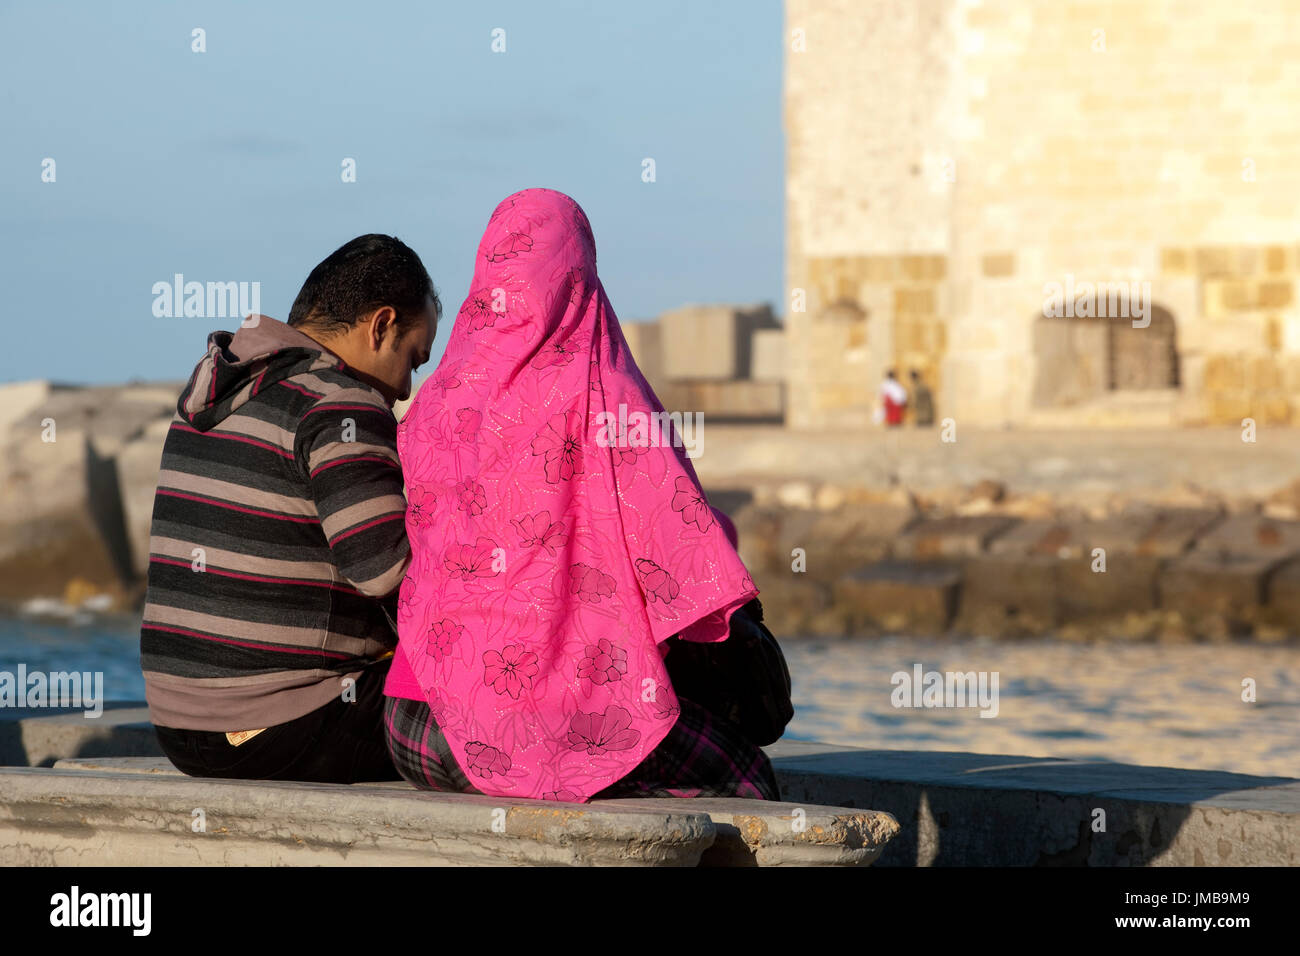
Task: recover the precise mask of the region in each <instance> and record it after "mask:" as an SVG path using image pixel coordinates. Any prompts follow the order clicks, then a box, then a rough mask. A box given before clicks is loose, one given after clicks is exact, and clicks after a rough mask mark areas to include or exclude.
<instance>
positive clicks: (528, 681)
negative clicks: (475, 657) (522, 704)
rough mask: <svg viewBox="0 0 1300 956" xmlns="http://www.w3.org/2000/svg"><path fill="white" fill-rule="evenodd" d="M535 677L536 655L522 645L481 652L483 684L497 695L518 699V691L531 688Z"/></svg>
mask: <svg viewBox="0 0 1300 956" xmlns="http://www.w3.org/2000/svg"><path fill="white" fill-rule="evenodd" d="M536 676H537V655H536V654H534V653H533V652H532V651H526V650H524V647H523V645H522V644H507V645H506V646H505V647H503V648H501V651H500V653H498V652H497V651H484V652H483V683H484V684H487V685H488V686H489V687H491V688H492V689H493V690H494V691H496V692H497V693H498V694H509V695H510V696H511V697H513V698H514V699H515V700H518V699H519V693H520V691H524V690H528V689H529V688H531V687H532V686H533V678H534V677H536Z"/></svg>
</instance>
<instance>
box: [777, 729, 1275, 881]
mask: <svg viewBox="0 0 1300 956" xmlns="http://www.w3.org/2000/svg"><path fill="white" fill-rule="evenodd" d="M765 750H766V751H767V753H768V755H769V756H770V757H771V758H772V764H773V767H774V768H775V769H776V773H777V778H778V780H779V781H780V784H781V793H782V796H783V797H784V798H785V799H786V800H787V801H789V802H796V803H797V802H798V801H800V800H809V801H812V800H816V801H817V802H819V803H827V804H833V805H836V806H843V807H850V806H863V807H871V808H873V809H877V810H883V811H885V812H887V813H890V814H892V815H893V816H894V817H895V818H896V819H897V820H898V822H899V823H900V824H902V826H903V833H902V835H901V836H900V837H899V839H897V840H894V841H892V842H891V843H890V844H889V845H888V846H887V847H886V849H885V852H884V853H883V854H881V857H880V859H879V860H878V861H877V863H876V865H877V866H1085V865H1086V866H1296V865H1300V779H1296V778H1292V777H1252V776H1247V775H1244V774H1233V773H1222V772H1215V771H1198V770H1177V769H1172V768H1165V767H1137V766H1131V765H1127V764H1116V763H1101V762H1091V761H1076V760H1052V759H1045V758H1040V757H1020V756H1011V755H990V754H970V753H947V752H910V751H894V750H861V749H856V748H850V747H841V746H836V745H829V744H818V743H808V742H803V741H778V742H777V743H776V744H773V745H772V746H771V747H767V748H765ZM1099 810H1100V811H1103V812H1104V823H1105V830H1104V831H1094V829H1093V827H1094V824H1095V822H1096V821H1100V820H1102V819H1103V818H1102V816H1101V815H1100V814H1098V812H1097V811H1099Z"/></svg>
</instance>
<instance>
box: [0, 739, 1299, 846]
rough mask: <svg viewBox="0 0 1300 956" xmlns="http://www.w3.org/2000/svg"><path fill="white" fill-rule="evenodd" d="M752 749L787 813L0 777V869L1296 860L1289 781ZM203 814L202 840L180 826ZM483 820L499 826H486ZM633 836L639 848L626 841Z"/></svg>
mask: <svg viewBox="0 0 1300 956" xmlns="http://www.w3.org/2000/svg"><path fill="white" fill-rule="evenodd" d="M764 749H765V750H766V752H767V753H768V755H769V756H770V757H771V758H772V761H773V766H774V768H775V769H776V773H777V777H778V780H779V781H780V784H781V789H782V795H783V797H784V801H783V802H782V803H765V802H763V801H747V800H720V801H715V800H706V799H701V800H690V801H685V800H683V801H657V800H649V801H647V800H612V801H600V802H598V803H595V804H585V805H579V804H551V803H548V802H544V801H515V802H510V801H502V800H500V799H497V798H491V797H473V796H466V795H459V794H457V795H440V796H438V797H436V798H433V799H431V797H430V795H429V794H424V793H420V792H418V791H414V790H410V789H407V788H406V785H405V784H401V783H393V784H366V785H356V786H352V787H341V786H327V785H316V784H282V783H274V784H272V783H263V782H257V783H249V782H240V781H220V780H196V779H193V778H188V777H183V776H180V775H179V774H177V773H176V772H175V771H174V770H170V769H169V768H168V767H167V765H166V764H165V762H164V761H158V760H147V759H137V760H130V761H125V762H123V761H119V760H109V761H97V760H93V759H90V760H80V761H69V762H67V763H65V764H63V765H62V766H63V767H66V768H69V769H56V770H28V769H10V770H0V862H4V863H22V862H36V863H61V862H73V861H77V862H82V863H92V862H94V863H99V862H105V863H116V864H118V865H130V864H131V863H132V862H136V861H138V860H139V859H141V857H138V856H137V855H136V854H138V853H142V852H147V854H148V856H147V859H148V861H149V862H162V863H168V862H175V863H187V864H192V863H248V862H280V863H295V864H299V863H342V862H347V863H372V862H382V863H384V864H388V865H394V864H398V865H400V864H404V863H431V862H447V863H457V864H473V863H484V862H488V863H490V862H511V863H514V864H524V865H527V864H531V863H543V864H545V863H569V864H573V863H577V864H612V863H616V862H629V861H627V860H620V858H619V857H618V854H619V853H622V852H624V851H629V852H633V855H634V857H635V858H634V860H632V861H630V862H639V863H642V864H655V865H696V864H701V865H710V864H714V865H787V864H795V865H800V864H810V863H812V864H821V865H825V864H837V865H845V864H849V865H854V864H862V863H865V862H869V860H868V859H867V857H868V856H872V857H874V856H876V854H875V853H873V852H872V850H873V849H877V848H879V847H882V846H883V852H880V853H879V855H878V858H877V859H876V865H886V866H1067V865H1078V866H1082V865H1088V866H1239V865H1272V866H1295V865H1298V864H1300V779H1295V778H1291V777H1253V776H1248V775H1244V774H1233V773H1222V772H1213V771H1195V770H1177V769H1171V768H1163V767H1138V766H1131V765H1126V764H1116V763H1103V762H1093V761H1078V760H1053V759H1045V758H1034V757H1022V756H1011V755H987V754H970V753H948V752H909V751H887V750H862V749H856V748H850V747H842V746H838V745H830V744H820V743H813V742H806V741H795V740H785V741H778V742H777V743H776V744H773V745H772V746H770V747H766V748H764ZM73 767H82V768H85V769H81V770H74V769H71V768H73ZM103 767H112V768H113V772H111V773H105V772H97V771H96V769H95V768H103ZM663 804H672V805H670V806H663ZM868 807H869V808H871V809H870V811H867V810H865V809H863V810H860V811H859V812H858V813H854V812H853V811H852V810H850V809H849V808H868ZM196 808H201V809H202V810H203V811H204V814H205V817H206V826H207V832H206V833H194V832H193V831H192V830H191V822H192V820H193V819H194V815H193V810H194V809H196ZM494 808H501V809H503V810H504V811H505V813H504V823H505V830H504V832H495V831H493V830H492V829H491V825H490V824H491V819H492V816H491V813H492V810H493V809H494ZM796 810H802V811H803V812H802V815H800V814H798V813H796V812H795V811H796ZM583 811H585V813H584V812H583ZM1099 811H1100V813H1099ZM574 812H577V813H578V815H577V816H573V815H566V814H572V813H574ZM630 813H645V814H648V817H647V818H646V819H636V820H631V821H629V820H627V819H626V817H625V816H624V815H626V814H630ZM500 816H501V815H500V814H498V817H499V818H500ZM796 820H800V822H801V823H802V824H803V826H804V829H802V830H797V829H796V826H795V821H796ZM705 821H708V822H707V825H706V822H705ZM1102 824H1104V829H1102V828H1101V826H1100V825H1102ZM896 826H897V827H899V829H898V831H897V837H896V838H893V839H891V837H893V835H894V833H895V832H896V831H895V827H896ZM628 827H634V828H637V827H639V828H641V830H639V831H638V832H640V833H641V834H642V836H641V837H640V838H637V839H631V840H629V841H628V842H625V843H622V844H620V842H619V841H620V839H622V838H623V837H625V836H626V833H627V828H628ZM709 827H713V834H712V835H710V836H709V837H707V838H706V837H705V836H703V835H702V834H703V833H704V832H705V831H707V830H708V828H709ZM1094 827H1097V828H1096V829H1094ZM620 834H622V836H620ZM646 834H649V835H648V836H647V835H646ZM665 834H667V836H664V835H665ZM530 841H531V842H530ZM663 841H666V842H663ZM692 841H694V842H692ZM715 841H723V842H721V843H718V842H715ZM701 843H707V846H703V847H700V846H699V844H701ZM144 844H147V845H148V846H147V851H146V850H143V849H142V846H143V845H144ZM579 844H581V845H579ZM697 847H698V852H697ZM859 850H863V851H867V852H864V853H859V852H857V851H859Z"/></svg>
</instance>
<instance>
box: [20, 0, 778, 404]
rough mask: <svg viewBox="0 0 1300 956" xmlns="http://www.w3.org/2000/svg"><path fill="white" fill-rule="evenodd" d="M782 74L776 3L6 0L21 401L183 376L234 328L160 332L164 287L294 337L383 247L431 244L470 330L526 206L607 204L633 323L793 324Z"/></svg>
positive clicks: (606, 232)
mask: <svg viewBox="0 0 1300 956" xmlns="http://www.w3.org/2000/svg"><path fill="white" fill-rule="evenodd" d="M195 27H200V28H202V29H204V30H205V31H206V45H207V52H205V53H195V52H192V51H191V31H192V30H193V29H194V28H195ZM498 27H499V28H502V29H504V30H505V42H506V52H505V53H493V52H492V50H491V44H492V30H493V29H494V28H498ZM782 56H783V44H782V9H781V4H780V2H779V0H762V2H742V0H720V2H709V3H692V2H675V0H656V2H654V3H630V2H629V3H623V2H618V3H597V2H590V3H580V2H547V3H538V2H531V3H528V2H520V3H478V2H465V3H414V2H410V3H396V2H393V3H385V2H373V3H372V2H368V3H353V2H349V3H344V2H333V0H329V2H318V3H310V4H307V3H276V4H267V3H243V2H238V3H231V2H220V3H218V2H206V3H184V2H180V3H161V2H148V3H130V4H107V3H100V2H93V3H92V2H82V3H66V4H46V3H37V2H28V0H18V2H6V0H0V281H2V282H3V284H4V288H5V290H6V291H7V293H8V295H7V296H6V298H7V303H6V306H7V307H6V309H5V313H4V323H5V328H4V339H3V341H4V347H3V348H0V382H9V381H18V380H23V379H30V378H52V379H55V380H57V381H67V382H96V383H103V382H121V381H127V380H130V379H145V380H157V379H183V378H185V377H186V376H188V374H189V372H190V370H191V369H192V368H193V365H194V363H195V361H197V359H198V357H199V355H200V354H201V353H202V351H203V349H204V343H205V341H206V337H207V334H208V332H209V331H211V330H212V329H214V328H220V327H225V328H231V327H233V325H235V324H237V323H236V322H230V321H223V320H220V319H215V320H213V319H200V318H156V317H155V316H154V315H153V313H152V306H153V301H154V297H153V293H152V291H151V290H152V287H153V284H154V283H155V282H160V281H164V282H170V281H171V279H172V276H173V275H174V274H175V273H178V272H179V273H182V274H183V275H184V276H185V278H186V280H187V281H189V280H196V281H200V282H207V281H246V282H253V281H257V282H260V283H261V308H262V311H263V312H265V313H267V314H268V315H272V316H275V317H276V318H280V319H283V318H285V317H286V316H287V315H288V311H289V306H290V305H291V304H292V302H293V299H294V296H295V295H296V294H297V292H298V288H299V287H300V285H301V284H302V281H303V280H304V279H305V278H306V276H307V273H308V272H309V271H310V270H311V268H312V267H313V266H314V265H315V264H316V263H317V262H319V261H320V260H321V259H323V258H324V257H325V256H326V255H328V254H329V253H330V252H331V251H332V250H334V249H335V248H337V247H338V246H339V245H341V244H342V243H344V242H346V241H347V240H348V239H350V238H352V237H353V236H355V235H359V234H361V233H366V232H384V233H389V234H392V235H396V236H398V237H399V238H401V239H402V240H403V241H405V242H407V243H408V244H409V245H410V246H411V247H412V248H414V249H415V250H416V252H418V253H419V254H420V256H421V258H422V259H423V260H424V263H425V265H426V266H427V267H428V269H429V272H430V274H431V275H432V276H433V279H434V282H435V284H436V285H437V286H438V289H439V292H440V294H441V296H442V299H443V303H444V307H445V308H446V309H447V312H448V316H449V318H450V317H454V315H455V312H456V311H457V310H458V308H459V306H460V303H461V301H462V300H463V298H464V296H465V293H466V291H467V286H468V282H469V279H470V274H471V271H472V266H473V257H474V250H475V247H476V245H477V243H478V240H479V237H480V236H481V235H482V231H483V228H484V226H485V225H486V223H487V218H488V216H489V215H490V213H491V211H492V208H493V207H494V206H495V205H496V203H497V202H498V201H499V200H500V199H502V198H504V197H505V196H507V195H509V194H510V193H511V192H513V191H515V190H517V189H522V188H525V187H528V186H549V187H551V188H554V189H559V190H562V191H564V192H567V193H569V194H570V195H572V196H573V197H574V198H575V199H577V200H578V202H579V203H581V204H582V206H583V208H584V209H585V210H586V211H587V214H588V216H589V217H590V219H591V222H592V226H593V228H594V230H595V234H596V245H597V249H598V255H599V263H600V274H601V279H602V281H603V282H604V284H605V288H606V290H607V291H608V293H609V295H610V299H611V301H612V302H613V304H614V308H615V311H616V312H617V313H618V315H619V317H620V319H622V320H624V321H630V320H634V319H639V318H649V317H653V316H654V315H657V314H658V313H660V312H662V311H664V310H665V309H670V308H673V307H675V306H678V305H681V304H683V303H686V302H759V301H770V302H772V303H773V304H774V305H776V306H777V311H778V312H780V311H781V310H780V308H779V304H780V300H781V297H782V270H783V248H784V230H785V216H784V182H783V177H784V164H785V155H784V154H785V144H784V137H783V133H782V130H781V77H782V66H783V64H782ZM46 157H50V158H53V159H54V160H55V163H56V167H55V169H56V176H57V180H56V181H55V182H54V183H43V182H42V181H41V171H42V161H43V160H44V159H45V158H46ZM344 157H352V158H354V159H355V160H356V164H357V181H356V182H355V183H346V184H345V183H343V182H341V178H340V170H341V163H342V161H343V158H344ZM644 157H652V158H653V159H654V160H655V163H656V174H657V181H656V182H654V183H644V182H642V181H641V168H642V166H641V161H642V159H643V158H644ZM450 327H451V322H450V321H445V322H444V323H443V325H442V327H441V328H440V329H439V337H438V343H437V344H436V346H435V352H434V358H435V361H436V358H437V356H438V355H439V354H440V353H441V350H442V347H443V345H444V343H445V341H446V336H447V334H448V332H449V331H450ZM431 367H432V365H430V366H426V367H425V368H424V369H422V370H421V371H427V370H429V369H430V368H431Z"/></svg>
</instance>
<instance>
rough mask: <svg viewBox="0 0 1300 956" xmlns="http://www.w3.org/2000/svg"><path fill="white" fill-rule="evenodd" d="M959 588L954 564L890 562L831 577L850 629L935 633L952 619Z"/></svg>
mask: <svg viewBox="0 0 1300 956" xmlns="http://www.w3.org/2000/svg"><path fill="white" fill-rule="evenodd" d="M960 588H961V571H960V570H959V569H957V568H955V567H952V566H949V565H942V564H923V563H905V562H890V563H882V564H877V565H872V566H870V567H866V568H860V569H858V570H856V571H853V572H850V573H849V574H847V575H845V576H844V577H842V578H841V579H840V580H838V581H837V582H836V583H835V585H834V596H835V605H836V607H837V608H839V609H840V611H841V612H843V614H844V615H845V620H846V623H847V624H848V626H849V630H850V631H851V632H852V631H860V630H864V629H868V630H881V631H888V632H892V633H904V634H909V635H937V634H943V633H944V632H945V631H947V629H948V627H949V625H950V624H951V623H952V619H953V615H954V614H955V612H956V607H957V600H958V593H959V591H960Z"/></svg>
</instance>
